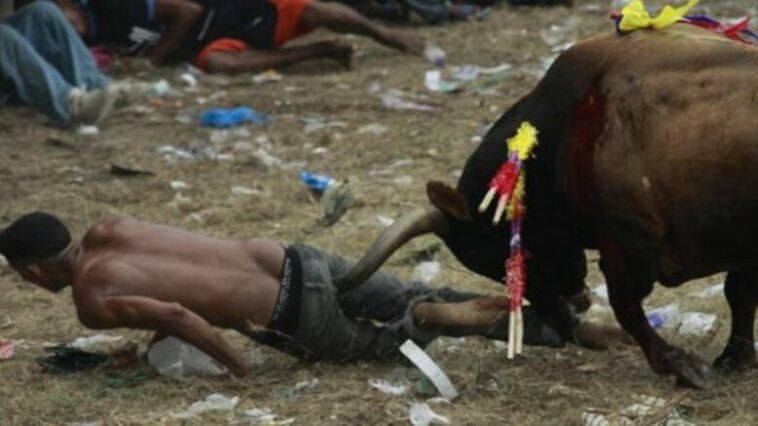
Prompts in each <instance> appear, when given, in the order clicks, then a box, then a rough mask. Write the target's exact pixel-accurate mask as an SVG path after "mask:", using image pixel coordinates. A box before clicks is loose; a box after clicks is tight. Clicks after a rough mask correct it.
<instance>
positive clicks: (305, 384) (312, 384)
mask: <svg viewBox="0 0 758 426" xmlns="http://www.w3.org/2000/svg"><path fill="white" fill-rule="evenodd" d="M319 384H321V381H319V379H317V378H315V377H314V378H312V379H310V380H303V381H300V382H297V383H295V386H294V387H293V388H292V389H294V390H295V392H300V391H304V390H313V389H316V388H317V387H318V385H319Z"/></svg>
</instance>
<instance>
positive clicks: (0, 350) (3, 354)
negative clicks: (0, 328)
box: [0, 339, 16, 361]
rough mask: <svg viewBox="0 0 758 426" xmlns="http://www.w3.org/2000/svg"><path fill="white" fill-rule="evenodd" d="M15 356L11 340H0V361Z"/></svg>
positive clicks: (14, 346)
mask: <svg viewBox="0 0 758 426" xmlns="http://www.w3.org/2000/svg"><path fill="white" fill-rule="evenodd" d="M14 356H16V345H15V344H14V343H13V341H11V340H4V339H3V340H0V361H5V360H9V359H11V358H13V357H14Z"/></svg>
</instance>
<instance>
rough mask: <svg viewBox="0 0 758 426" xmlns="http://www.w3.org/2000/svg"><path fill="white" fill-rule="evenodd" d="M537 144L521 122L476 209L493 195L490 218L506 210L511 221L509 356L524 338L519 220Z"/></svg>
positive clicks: (523, 260) (523, 211) (507, 277)
mask: <svg viewBox="0 0 758 426" xmlns="http://www.w3.org/2000/svg"><path fill="white" fill-rule="evenodd" d="M536 145H537V129H536V128H534V126H532V125H531V124H530V123H528V122H524V123H521V126H519V129H518V132H516V135H515V136H513V137H512V138H510V139H508V141H507V146H508V159H507V160H506V161H505V162H504V163H503V164H502V165H501V166H500V168H499V169H498V171H497V173H496V174H495V176H494V177H493V178H492V180H491V181H490V185H489V191H487V194H486V195H485V196H484V199H483V200H482V203H481V204H480V205H479V211H480V212H484V211H485V210H487V208H488V207H489V205H490V204H491V203H492V200H493V199H494V198H495V195H498V203H497V208H496V209H495V216H494V217H493V220H492V222H493V223H494V224H495V225H497V224H498V223H500V220H501V219H502V217H503V213H506V218H507V219H508V220H509V221H510V222H511V239H510V249H511V252H510V255H509V256H508V260H506V261H505V277H504V279H503V281H504V282H505V285H506V290H507V291H508V297H509V303H508V311H509V312H510V313H509V325H508V327H509V328H508V359H513V357H514V356H515V355H516V354H521V352H522V349H523V342H524V319H523V315H522V312H521V307H522V305H523V302H524V293H525V292H526V251H525V250H524V248H523V247H522V245H521V222H522V220H523V219H524V216H525V215H526V206H525V205H524V197H525V195H526V172H525V170H524V167H523V164H524V161H526V160H527V159H528V158H529V156H530V155H531V153H532V151H533V150H534V147H535V146H536Z"/></svg>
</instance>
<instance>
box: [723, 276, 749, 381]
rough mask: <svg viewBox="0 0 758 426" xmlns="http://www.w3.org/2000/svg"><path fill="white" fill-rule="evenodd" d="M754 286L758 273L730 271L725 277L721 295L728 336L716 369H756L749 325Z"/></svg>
mask: <svg viewBox="0 0 758 426" xmlns="http://www.w3.org/2000/svg"><path fill="white" fill-rule="evenodd" d="M757 284H758V269H753V270H747V271H732V272H729V274H728V275H727V277H726V286H725V287H724V293H725V294H726V300H727V302H729V309H730V310H731V311H732V334H731V335H730V336H729V343H727V345H726V348H724V352H723V353H722V354H721V355H720V356H719V357H718V358H716V361H715V362H714V364H715V365H716V366H717V367H722V368H731V369H735V370H741V369H744V368H747V367H754V366H755V365H756V357H755V346H754V343H753V338H754V336H753V325H754V323H755V309H756V307H758V293H756V291H755V290H756V285H757Z"/></svg>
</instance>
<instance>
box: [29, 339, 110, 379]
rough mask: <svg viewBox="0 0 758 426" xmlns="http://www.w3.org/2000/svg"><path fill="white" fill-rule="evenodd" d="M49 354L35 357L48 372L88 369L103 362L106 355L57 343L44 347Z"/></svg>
mask: <svg viewBox="0 0 758 426" xmlns="http://www.w3.org/2000/svg"><path fill="white" fill-rule="evenodd" d="M45 352H47V353H51V354H52V355H49V356H42V357H39V358H37V359H36V361H37V364H39V365H40V366H41V367H42V368H43V369H44V370H45V371H47V372H49V373H69V372H75V371H84V370H90V369H93V368H95V367H97V366H98V365H100V364H102V363H103V362H105V361H106V360H107V359H108V357H107V356H105V355H102V354H96V353H92V352H85V351H83V350H81V349H76V348H71V347H68V346H66V345H58V346H53V347H48V348H45Z"/></svg>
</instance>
